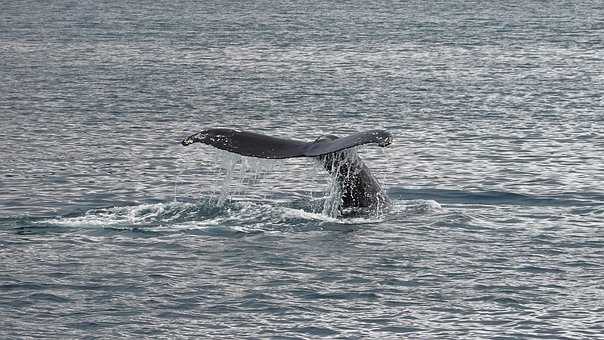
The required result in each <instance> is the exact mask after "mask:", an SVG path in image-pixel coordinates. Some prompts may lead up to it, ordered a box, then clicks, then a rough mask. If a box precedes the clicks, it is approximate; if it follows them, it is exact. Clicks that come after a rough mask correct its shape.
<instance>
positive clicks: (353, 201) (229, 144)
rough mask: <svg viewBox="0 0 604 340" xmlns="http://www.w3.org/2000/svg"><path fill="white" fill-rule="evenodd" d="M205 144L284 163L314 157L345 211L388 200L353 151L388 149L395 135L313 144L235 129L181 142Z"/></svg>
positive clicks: (331, 139) (330, 137) (356, 136)
mask: <svg viewBox="0 0 604 340" xmlns="http://www.w3.org/2000/svg"><path fill="white" fill-rule="evenodd" d="M193 143H204V144H208V145H211V146H214V147H216V148H219V149H222V150H226V151H229V152H233V153H236V154H239V155H242V156H250V157H259V158H271V159H283V158H293V157H312V158H315V159H317V160H318V161H319V162H321V164H322V165H323V168H325V170H327V172H329V174H330V175H332V176H333V177H334V178H335V179H336V181H337V183H338V184H339V186H340V190H341V195H342V196H341V198H342V208H370V209H379V208H381V207H384V206H387V205H389V200H388V197H387V196H386V194H385V193H384V191H383V190H382V188H381V186H380V184H379V182H378V181H377V179H376V178H375V177H374V176H373V175H372V174H371V171H369V168H368V167H367V166H366V165H365V163H364V162H363V161H362V160H361V158H360V157H359V155H358V154H357V153H356V152H355V151H354V149H351V148H353V147H355V146H359V145H363V144H377V145H378V146H381V147H385V146H388V145H390V143H392V135H391V134H390V133H388V132H386V131H384V130H369V131H364V132H358V133H355V134H352V135H349V136H346V137H342V138H339V137H336V136H334V135H326V136H321V137H319V138H317V139H316V140H315V141H313V142H302V141H297V140H292V139H286V138H278V137H271V136H267V135H263V134H259V133H255V132H248V131H239V130H233V129H208V130H203V131H200V132H198V133H196V134H193V135H191V136H189V137H187V138H185V139H184V140H183V141H182V145H184V146H187V145H190V144H193Z"/></svg>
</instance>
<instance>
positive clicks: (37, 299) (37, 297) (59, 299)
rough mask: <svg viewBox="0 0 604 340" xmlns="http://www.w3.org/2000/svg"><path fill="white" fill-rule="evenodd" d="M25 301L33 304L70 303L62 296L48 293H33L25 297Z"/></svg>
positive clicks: (69, 300)
mask: <svg viewBox="0 0 604 340" xmlns="http://www.w3.org/2000/svg"><path fill="white" fill-rule="evenodd" d="M25 299H27V300H30V301H32V302H33V303H68V302H72V300H71V299H68V298H66V297H64V296H60V295H56V294H50V293H34V294H31V295H28V296H27V297H25Z"/></svg>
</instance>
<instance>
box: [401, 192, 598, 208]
mask: <svg viewBox="0 0 604 340" xmlns="http://www.w3.org/2000/svg"><path fill="white" fill-rule="evenodd" d="M389 194H390V195H391V196H392V197H395V198H397V199H401V200H403V199H404V200H413V199H423V200H435V201H438V202H440V203H443V204H465V205H469V204H472V205H477V204H478V205H496V206H501V205H517V206H538V207H549V206H552V207H567V206H571V207H573V206H594V205H602V204H604V201H602V200H601V199H600V197H599V196H594V195H593V194H589V195H583V194H580V193H570V194H560V195H556V196H534V195H528V194H517V193H512V192H501V191H484V192H471V191H459V190H448V189H403V188H396V189H390V190H389Z"/></svg>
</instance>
